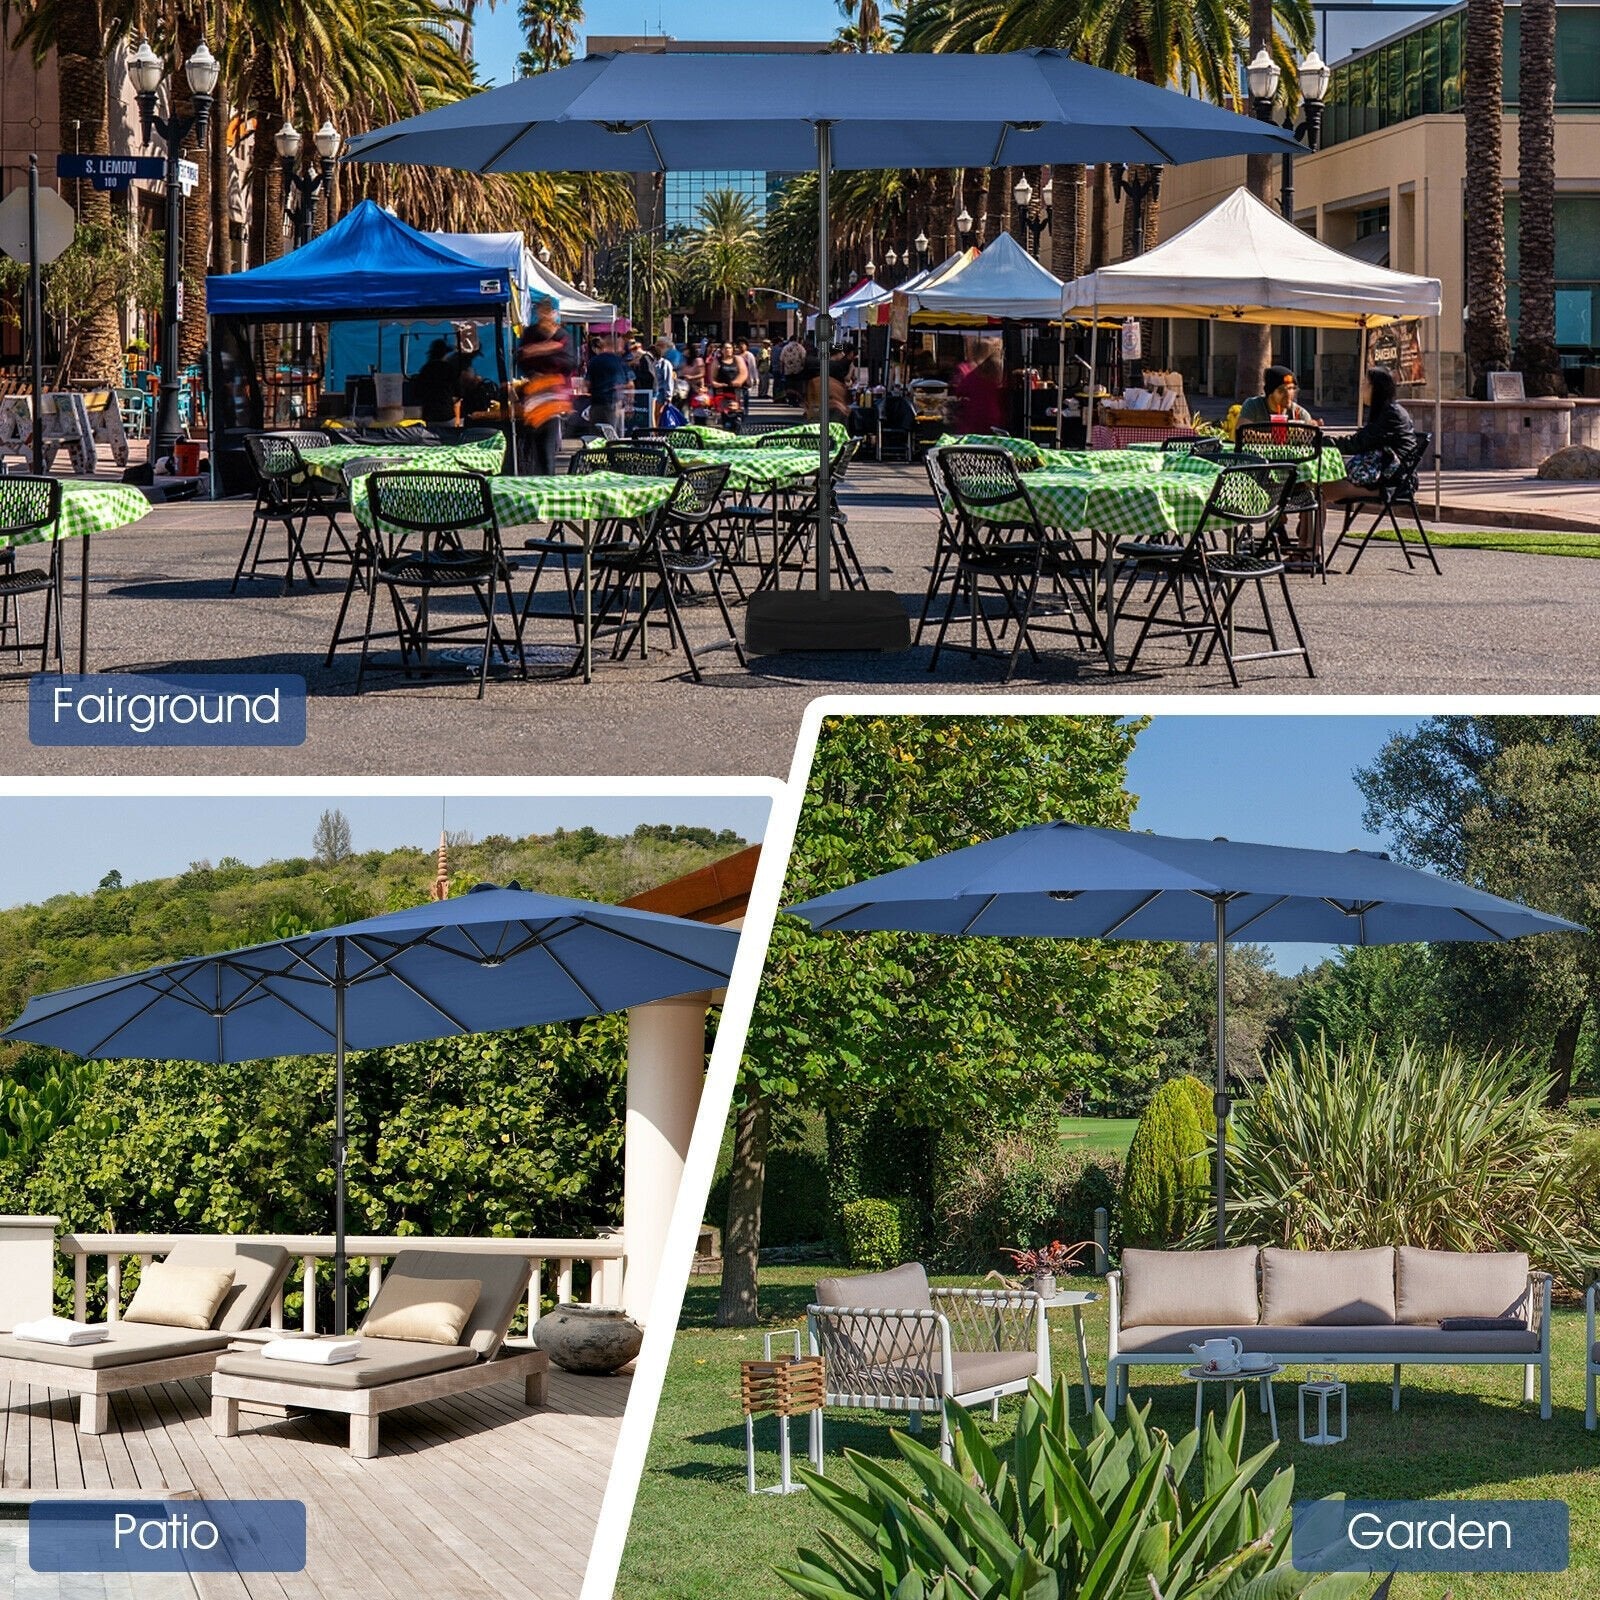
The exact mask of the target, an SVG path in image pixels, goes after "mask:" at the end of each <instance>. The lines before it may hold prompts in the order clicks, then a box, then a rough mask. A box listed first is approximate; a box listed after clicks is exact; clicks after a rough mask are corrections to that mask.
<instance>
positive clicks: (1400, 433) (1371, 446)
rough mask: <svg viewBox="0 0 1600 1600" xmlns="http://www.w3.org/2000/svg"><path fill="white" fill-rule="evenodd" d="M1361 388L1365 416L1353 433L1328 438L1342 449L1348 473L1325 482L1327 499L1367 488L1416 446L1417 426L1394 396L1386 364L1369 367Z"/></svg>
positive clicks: (1392, 377)
mask: <svg viewBox="0 0 1600 1600" xmlns="http://www.w3.org/2000/svg"><path fill="white" fill-rule="evenodd" d="M1361 388H1362V396H1361V397H1362V400H1363V402H1364V403H1365V405H1366V408H1367V412H1366V418H1367V419H1366V421H1365V422H1363V423H1362V424H1361V426H1360V427H1359V428H1357V429H1356V431H1355V432H1354V433H1352V434H1348V435H1346V436H1345V437H1344V438H1342V439H1334V440H1330V441H1329V442H1330V443H1333V444H1337V445H1338V447H1339V449H1340V450H1341V451H1343V453H1344V456H1345V464H1346V467H1347V470H1348V472H1349V476H1348V477H1347V478H1346V479H1345V480H1344V481H1343V482H1342V483H1330V484H1328V485H1327V486H1326V488H1325V489H1324V491H1323V499H1324V500H1326V501H1330V502H1332V501H1338V500H1347V499H1350V498H1351V497H1352V496H1354V495H1357V494H1359V493H1361V492H1362V491H1363V490H1365V489H1368V488H1370V487H1371V486H1372V485H1373V484H1375V483H1377V482H1379V481H1380V480H1381V479H1382V478H1384V477H1385V476H1386V475H1387V474H1388V473H1389V472H1390V471H1392V470H1393V468H1394V466H1395V464H1396V463H1397V462H1398V461H1399V460H1400V459H1401V458H1402V457H1403V456H1405V455H1406V454H1407V453H1408V452H1409V451H1411V450H1413V449H1415V448H1416V443H1417V426H1416V424H1415V423H1414V422H1413V421H1412V420H1411V414H1410V413H1409V412H1408V411H1407V410H1406V408H1405V407H1404V406H1403V405H1401V404H1400V402H1399V401H1398V400H1397V399H1396V398H1395V386H1394V374H1393V373H1392V372H1390V371H1389V369H1388V368H1387V367H1368V368H1367V375H1366V379H1365V381H1364V382H1363V383H1362V386H1361Z"/></svg>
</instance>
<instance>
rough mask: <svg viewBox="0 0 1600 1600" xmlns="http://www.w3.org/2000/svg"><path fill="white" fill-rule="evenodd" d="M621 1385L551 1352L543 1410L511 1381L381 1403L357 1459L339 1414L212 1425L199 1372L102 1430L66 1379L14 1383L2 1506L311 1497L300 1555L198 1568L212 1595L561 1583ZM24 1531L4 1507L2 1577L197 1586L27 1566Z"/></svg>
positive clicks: (592, 1504) (394, 1595)
mask: <svg viewBox="0 0 1600 1600" xmlns="http://www.w3.org/2000/svg"><path fill="white" fill-rule="evenodd" d="M5 1388H6V1386H5V1385H0V1390H3V1389H5ZM628 1388H629V1380H628V1379H627V1378H626V1377H621V1378H580V1377H575V1376H573V1375H572V1374H570V1373H565V1372H560V1371H556V1370H554V1369H552V1371H551V1373H550V1404H549V1405H548V1406H547V1407H545V1408H543V1409H541V1410H538V1411H529V1410H528V1409H527V1408H526V1407H524V1406H523V1404H522V1386H521V1384H512V1383H507V1384H502V1385H500V1386H498V1387H496V1388H493V1389H488V1390H481V1391H479V1392H478V1393H476V1394H469V1395H463V1396H460V1397H458V1398H456V1399H452V1400H439V1401H434V1402H431V1403H430V1404H427V1405H422V1406H417V1407H415V1408H413V1409H410V1410H406V1411H397V1412H394V1413H393V1414H391V1415H389V1416H386V1417H385V1418H384V1419H383V1435H382V1445H383V1452H382V1454H381V1455H380V1456H379V1457H378V1458H377V1459H376V1460H374V1461H358V1460H356V1459H355V1458H354V1457H353V1456H351V1455H350V1453H349V1451H348V1450H347V1449H346V1448H345V1445H346V1443H347V1442H348V1423H347V1422H346V1419H345V1418H343V1417H337V1416H326V1415H324V1416H316V1415H305V1416H296V1417H292V1418H287V1419H285V1418H271V1417H265V1416H259V1415H251V1414H248V1413H247V1414H246V1415H245V1416H244V1417H243V1418H242V1419H241V1430H240V1435H239V1437H238V1438H237V1439H219V1438H216V1437H215V1436H214V1435H213V1434H212V1432H211V1420H210V1410H211V1403H210V1393H209V1384H208V1380H206V1379H203V1378H202V1379H192V1380H190V1381H188V1382H183V1383H170V1384H165V1385H162V1386H160V1387H158V1388H155V1389H149V1390H143V1391H135V1392H133V1393H131V1394H120V1395H115V1396H113V1397H112V1402H111V1417H112V1426H111V1430H110V1431H109V1432H107V1433H105V1434H102V1435H100V1436H98V1437H96V1436H88V1435H83V1434H80V1433H79V1432H78V1431H77V1427H76V1420H77V1410H76V1401H75V1400H73V1399H72V1398H71V1397H69V1396H67V1395H66V1394H64V1393H62V1392H61V1391H59V1390H45V1389H39V1388H32V1387H29V1386H26V1385H22V1384H11V1385H10V1386H9V1390H8V1392H7V1393H6V1396H5V1398H6V1403H7V1410H6V1412H5V1415H4V1416H3V1417H0V1506H7V1505H9V1506H10V1507H15V1506H16V1505H17V1504H18V1503H19V1502H26V1501H29V1500H32V1499H36V1498H39V1497H41V1496H46V1495H58V1494H59V1495H74V1496H79V1497H83V1496H90V1497H106V1498H110V1497H116V1496H119V1495H124V1494H127V1495H137V1496H145V1495H150V1496H159V1495H161V1494H163V1493H167V1494H173V1495H177V1496H183V1497H199V1496H210V1497H216V1498H262V1499H270V1498H277V1499H295V1500H303V1501H304V1502H305V1505H306V1513H307V1546H308V1550H307V1562H306V1570H305V1571H304V1572H303V1573H297V1574H289V1573H284V1574H275V1573H265V1574H250V1575H247V1576H244V1577H239V1576H234V1575H225V1576H209V1575H208V1576H201V1577H198V1578H196V1579H194V1580H193V1583H194V1592H195V1593H197V1594H198V1595H199V1596H200V1597H201V1600H351V1597H354V1596H360V1597H361V1600H421V1597H423V1596H427V1597H428V1600H485V1597H487V1596H497V1597H507V1600H521V1597H526V1600H546V1597H550V1600H555V1597H563V1600H565V1597H570V1596H574V1595H576V1594H577V1592H578V1589H579V1587H580V1585H581V1582H582V1579H583V1569H584V1564H585V1562H586V1560H587V1558H588V1552H589V1544H590V1540H591V1538H592V1536H593V1533H594V1527H595V1523H596V1520H597V1518H598V1515H599V1511H600V1501H601V1497H602V1495H603V1493H604V1491H605V1484H606V1476H607V1474H608V1472H609V1470H610V1466H611V1455H612V1451H613V1449H614V1448H615V1445H616V1438H617V1430H618V1428H619V1427H620V1425H621V1420H622V1412H623V1407H624V1406H625V1404H626V1403H627V1398H628ZM12 1514H13V1515H14V1514H15V1512H13V1513H12ZM19 1542H20V1541H19V1539H18V1536H17V1534H16V1532H15V1525H7V1524H5V1523H3V1522H0V1585H4V1584H5V1583H6V1582H7V1580H9V1579H11V1578H12V1574H13V1572H15V1574H16V1577H17V1579H18V1580H19V1581H18V1583H17V1587H16V1588H15V1590H12V1589H10V1588H7V1589H5V1590H4V1592H5V1593H8V1594H9V1593H12V1592H15V1593H17V1594H18V1595H21V1594H24V1593H26V1594H27V1595H28V1596H30V1597H33V1596H39V1597H40V1600H45V1597H50V1596H55V1595H60V1596H62V1597H64V1600H74V1597H76V1596H79V1595H84V1596H88V1595H95V1596H100V1595H116V1596H124V1595H126V1596H137V1597H139V1600H156V1597H157V1596H160V1597H163V1600H165V1597H169V1596H174V1595H176V1594H180V1593H181V1594H187V1593H189V1592H190V1591H189V1588H188V1583H187V1581H186V1580H183V1579H178V1580H174V1579H173V1578H171V1577H165V1578H148V1579H145V1578H136V1579H132V1580H129V1579H127V1578H112V1579H109V1580H102V1579H99V1578H94V1577H78V1576H71V1575H64V1576H62V1577H61V1578H60V1579H59V1581H58V1580H57V1579H55V1578H53V1577H52V1576H50V1575H47V1574H42V1573H40V1574H29V1573H28V1572H27V1567H26V1558H25V1557H24V1556H17V1557H16V1565H15V1566H13V1564H12V1556H13V1551H14V1550H15V1548H16V1546H17V1545H18V1544H19Z"/></svg>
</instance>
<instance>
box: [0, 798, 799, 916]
mask: <svg viewBox="0 0 1600 1600" xmlns="http://www.w3.org/2000/svg"><path fill="white" fill-rule="evenodd" d="M329 806H337V807H338V808H339V810H341V811H343V812H344V814H345V815H346V816H347V817H348V818H349V819H350V835H351V842H352V843H353V844H354V846H355V848H356V849H357V850H385V849H397V848H399V847H401V846H405V845H410V846H413V847H415V848H417V849H419V850H425V851H431V850H432V849H433V848H434V846H435V845H436V844H437V843H438V842H439V815H440V813H439V807H440V802H439V798H438V797H437V796H431V797H430V796H424V795H417V796H383V797H375V796H339V795H337V794H332V795H329V796H326V797H322V796H317V797H310V796H300V795H273V796H271V797H270V798H260V799H257V798H251V797H245V798H238V799H235V798H230V797H226V796H217V795H207V796H204V797H197V798H193V799H190V798H181V799H180V798H174V797H162V798H144V797H140V796H131V795H119V796H116V797H114V798H98V797H97V798H92V799H91V798H88V797H83V798H79V797H75V796H74V797H69V798H63V797H61V796H50V797H42V798H34V797H17V796H13V797H11V798H9V799H7V801H6V822H7V829H8V832H9V833H10V836H11V838H12V839H13V841H21V840H31V841H33V847H32V848H30V849H13V850H12V851H11V852H10V855H11V859H10V862H9V863H8V866H7V870H6V896H5V898H6V903H7V904H9V905H25V904H29V903H32V902H35V901H39V900H44V899H47V898H48V897H49V896H50V895H53V894H67V893H85V892H87V891H88V890H91V889H93V888H94V887H95V885H96V884H98V883H99V882H100V880H101V879H102V878H103V877H104V876H105V875H106V873H108V872H110V871H111V870H112V869H113V868H115V869H116V870H117V871H118V872H120V873H121V874H122V876H123V877H124V878H125V879H126V880H127V881H128V882H130V883H132V882H134V881H135V880H137V879H142V878H163V877H167V876H169V875H171V874H172V873H175V872H182V871H183V870H184V869H185V868H186V867H187V866H188V865H189V863H190V862H191V861H213V862H214V861H218V860H220V859H221V858H222V857H223V856H237V857H238V858H239V860H241V861H243V862H246V863H248V864H249V865H250V866H258V865H260V863H262V862H263V861H272V860H283V859H285V858H287V857H290V856H308V855H310V854H311V835H312V831H313V830H314V829H315V827H316V825H317V818H318V817H320V816H321V815H322V813H323V811H324V810H326V809H327V808H328V807H329ZM767 810H768V802H767V801H766V799H765V798H763V797H752V796H728V797H720V798H703V797H699V796H695V797H691V798H685V799H656V798H640V799H634V798H631V797H630V798H626V799H624V798H617V797H614V796H611V797H606V796H591V795H580V796H564V797H560V798H535V799H529V798H526V797H510V796H494V797H469V796H460V795H454V796H452V797H451V798H450V799H449V800H448V801H447V802H446V803H445V823H446V826H447V827H449V829H450V830H451V832H453V833H460V832H466V833H471V834H472V835H474V836H475V837H476V838H480V839H481V838H483V837H484V836H485V835H487V834H491V833H504V834H510V835H512V836H516V835H518V834H527V833H553V832H554V831H555V830H556V829H557V828H581V827H583V826H584V825H585V824H588V825H589V826H590V827H593V828H598V829H599V830H600V831H601V832H602V833H631V832H632V831H633V830H634V829H635V828H636V827H638V825H639V824H640V823H641V822H651V823H654V822H670V823H683V824H685V825H689V826H695V827H705V828H716V829H722V828H732V829H733V830H734V831H735V832H736V833H738V834H741V835H742V836H743V837H744V838H746V839H748V840H750V841H751V842H752V843H754V842H755V841H757V840H759V839H760V837H761V835H762V833H763V831H764V830H765V828H766V819H767Z"/></svg>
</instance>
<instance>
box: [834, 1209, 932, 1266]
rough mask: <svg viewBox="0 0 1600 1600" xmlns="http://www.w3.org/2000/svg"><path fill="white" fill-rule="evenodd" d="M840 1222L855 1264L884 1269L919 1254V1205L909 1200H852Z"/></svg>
mask: <svg viewBox="0 0 1600 1600" xmlns="http://www.w3.org/2000/svg"><path fill="white" fill-rule="evenodd" d="M840 1222H841V1223H842V1225H843V1227H844V1247H845V1255H846V1257H847V1258H848V1260H849V1262H850V1265H851V1266H852V1267H860V1268H861V1269H862V1270H863V1271H866V1272H883V1271H885V1270H886V1269H887V1268H889V1267H897V1266H899V1265H900V1263H901V1262H902V1261H910V1260H912V1259H914V1258H915V1256H916V1253H917V1235H916V1208H915V1207H914V1206H913V1205H912V1204H911V1202H910V1201H909V1200H906V1199H895V1200H878V1199H873V1198H870V1197H867V1198H863V1199H860V1200H852V1201H851V1202H850V1203H849V1205H847V1206H845V1207H844V1209H843V1211H842V1212H841V1213H840Z"/></svg>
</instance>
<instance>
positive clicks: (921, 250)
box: [912, 232, 928, 262]
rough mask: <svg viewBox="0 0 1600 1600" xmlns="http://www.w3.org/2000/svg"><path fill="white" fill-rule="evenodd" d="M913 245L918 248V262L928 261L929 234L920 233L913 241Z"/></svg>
mask: <svg viewBox="0 0 1600 1600" xmlns="http://www.w3.org/2000/svg"><path fill="white" fill-rule="evenodd" d="M912 243H913V244H915V245H916V247H917V260H918V261H919V262H922V261H926V260H927V259H928V236H927V234H925V233H921V232H919V233H918V234H917V236H916V238H915V239H914V240H913V241H912Z"/></svg>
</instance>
